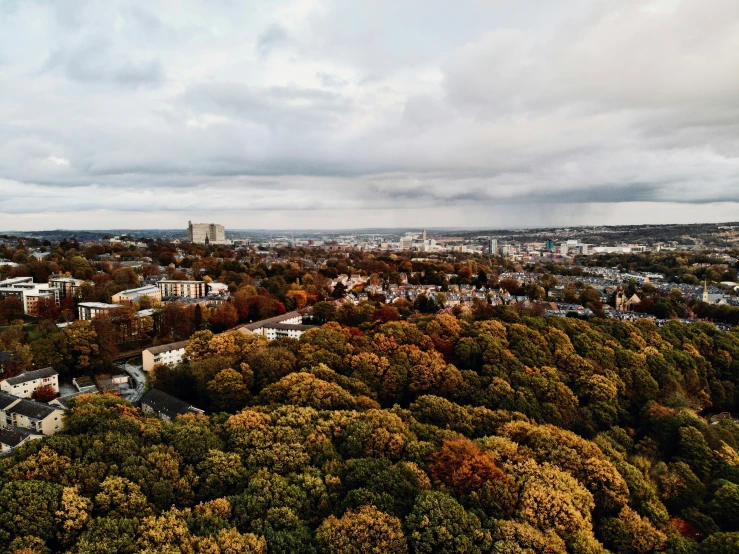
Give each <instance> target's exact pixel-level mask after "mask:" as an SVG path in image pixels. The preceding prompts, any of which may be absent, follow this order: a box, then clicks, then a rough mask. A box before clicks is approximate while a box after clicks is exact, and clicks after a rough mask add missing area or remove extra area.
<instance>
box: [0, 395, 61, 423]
mask: <svg viewBox="0 0 739 554" xmlns="http://www.w3.org/2000/svg"><path fill="white" fill-rule="evenodd" d="M58 409H59V408H55V407H54V406H49V405H48V404H43V403H42V402H36V401H35V400H26V399H25V398H22V399H21V401H20V402H18V403H17V404H16V405H15V406H13V407H12V408H10V410H11V411H12V412H13V413H16V414H21V415H24V416H26V417H28V418H30V419H36V420H39V421H40V420H42V419H45V418H47V417H49V416H50V415H51V414H53V413H54V412H55V411H57V410H58Z"/></svg>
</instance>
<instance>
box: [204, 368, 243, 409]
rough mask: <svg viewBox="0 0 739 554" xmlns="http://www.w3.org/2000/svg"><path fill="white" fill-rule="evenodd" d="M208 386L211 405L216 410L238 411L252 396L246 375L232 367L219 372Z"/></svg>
mask: <svg viewBox="0 0 739 554" xmlns="http://www.w3.org/2000/svg"><path fill="white" fill-rule="evenodd" d="M207 388H208V396H209V397H210V403H211V406H212V407H213V409H214V410H216V411H223V412H237V411H238V410H240V409H242V408H243V407H244V406H246V403H247V402H248V401H249V398H250V397H251V393H250V391H249V387H248V385H247V384H246V382H245V381H244V376H243V375H242V374H241V373H239V372H238V371H236V370H234V369H231V368H228V369H224V370H223V371H221V372H219V373H218V374H217V375H216V376H215V377H214V378H213V380H212V381H210V382H209V383H208V387H207Z"/></svg>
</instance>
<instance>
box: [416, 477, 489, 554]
mask: <svg viewBox="0 0 739 554" xmlns="http://www.w3.org/2000/svg"><path fill="white" fill-rule="evenodd" d="M405 525H406V527H407V528H408V532H409V534H410V537H409V538H410V545H411V547H412V549H413V551H414V552H416V553H418V554H422V553H428V554H436V553H437V552H438V553H439V554H455V553H458V552H464V553H469V554H478V553H481V552H483V551H485V552H487V548H488V547H489V546H490V536H489V534H488V533H486V532H484V531H483V530H482V527H481V525H480V520H479V519H477V517H476V516H475V515H473V514H470V513H468V512H466V511H465V509H464V508H463V507H462V505H461V504H459V502H457V501H456V500H454V499H453V498H452V497H451V496H448V495H446V494H444V493H442V492H433V491H424V492H422V493H421V494H420V495H418V498H417V499H416V504H415V506H414V507H413V511H412V512H411V515H409V516H408V518H406V521H405Z"/></svg>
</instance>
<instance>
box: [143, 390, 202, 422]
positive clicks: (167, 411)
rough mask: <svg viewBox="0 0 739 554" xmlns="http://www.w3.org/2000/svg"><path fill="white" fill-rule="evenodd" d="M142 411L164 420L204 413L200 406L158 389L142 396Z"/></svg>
mask: <svg viewBox="0 0 739 554" xmlns="http://www.w3.org/2000/svg"><path fill="white" fill-rule="evenodd" d="M141 411H142V412H144V413H145V414H154V415H156V416H158V417H159V418H160V419H163V420H164V421H174V420H175V419H176V418H177V416H178V415H183V414H190V413H191V414H202V413H203V410H201V409H200V408H196V407H195V406H192V405H190V404H188V403H187V402H185V401H183V400H180V399H179V398H176V397H174V396H172V395H171V394H167V393H166V392H162V391H160V390H157V389H151V390H150V391H148V392H147V393H145V394H144V396H142V397H141Z"/></svg>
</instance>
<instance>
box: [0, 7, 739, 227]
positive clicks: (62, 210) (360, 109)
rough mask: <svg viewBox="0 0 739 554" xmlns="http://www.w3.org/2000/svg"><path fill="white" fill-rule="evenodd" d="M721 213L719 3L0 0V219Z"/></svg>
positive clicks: (37, 223)
mask: <svg viewBox="0 0 739 554" xmlns="http://www.w3.org/2000/svg"><path fill="white" fill-rule="evenodd" d="M188 220H192V221H193V222H216V223H221V224H224V225H226V228H227V229H228V228H229V227H230V228H234V229H269V228H275V229H287V228H297V229H308V228H311V229H332V228H351V227H465V226H469V227H487V228H511V227H536V226H555V225H589V224H614V225H615V224H630V223H672V222H675V223H677V222H681V223H689V222H715V221H736V220H739V2H737V1H736V0H700V1H698V0H689V1H688V0H683V1H680V0H638V1H637V0H518V1H516V2H511V1H510V0H481V1H472V0H469V1H465V0H456V1H455V2H449V1H448V0H444V1H442V0H392V1H390V0H373V1H371V2H367V1H366V0H336V1H318V0H293V1H279V0H269V1H255V2H248V1H243V0H207V1H176V2H175V1H174V0H161V1H160V0H146V1H142V2H138V1H131V0H126V1H121V2H118V1H116V0H105V1H99V0H94V1H86V0H0V230H20V231H23V230H45V229H57V228H67V229H113V228H129V229H136V228H183V229H184V228H185V227H186V226H187V222H188Z"/></svg>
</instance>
